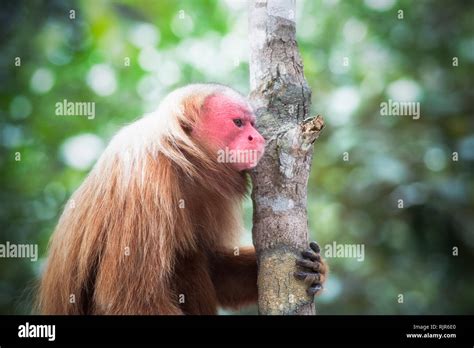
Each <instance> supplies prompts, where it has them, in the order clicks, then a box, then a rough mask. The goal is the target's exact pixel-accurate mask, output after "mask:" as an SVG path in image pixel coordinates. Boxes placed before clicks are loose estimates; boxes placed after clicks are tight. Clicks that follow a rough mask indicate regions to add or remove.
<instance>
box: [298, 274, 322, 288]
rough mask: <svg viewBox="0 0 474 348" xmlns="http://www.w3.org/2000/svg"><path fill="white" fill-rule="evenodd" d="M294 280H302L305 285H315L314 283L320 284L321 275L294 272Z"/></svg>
mask: <svg viewBox="0 0 474 348" xmlns="http://www.w3.org/2000/svg"><path fill="white" fill-rule="evenodd" d="M294 275H295V278H296V279H299V280H304V282H305V283H308V284H313V285H314V284H315V283H321V281H320V280H321V275H320V274H319V273H308V272H301V271H298V272H295V273H294Z"/></svg>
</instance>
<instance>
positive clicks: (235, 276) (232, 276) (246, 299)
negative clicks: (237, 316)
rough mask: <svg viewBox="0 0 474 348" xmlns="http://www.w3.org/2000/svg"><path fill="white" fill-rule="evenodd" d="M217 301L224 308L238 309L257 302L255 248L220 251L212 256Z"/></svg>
mask: <svg viewBox="0 0 474 348" xmlns="http://www.w3.org/2000/svg"><path fill="white" fill-rule="evenodd" d="M211 272H212V281H213V283H214V288H215V289H216V294H217V299H218V301H219V304H220V305H221V306H223V307H231V308H237V307H239V306H242V305H246V304H251V303H255V302H256V301H257V258H256V255H255V249H254V247H253V246H252V247H241V248H240V249H239V250H238V255H237V252H234V250H232V249H229V250H220V251H218V252H216V253H214V254H213V255H212V256H211Z"/></svg>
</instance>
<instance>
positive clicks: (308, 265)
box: [296, 259, 320, 272]
mask: <svg viewBox="0 0 474 348" xmlns="http://www.w3.org/2000/svg"><path fill="white" fill-rule="evenodd" d="M296 264H297V265H298V266H301V267H306V268H309V269H311V270H313V271H315V272H318V271H319V268H320V266H319V265H320V264H319V263H317V262H313V261H310V260H305V259H296Z"/></svg>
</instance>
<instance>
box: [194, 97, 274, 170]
mask: <svg viewBox="0 0 474 348" xmlns="http://www.w3.org/2000/svg"><path fill="white" fill-rule="evenodd" d="M200 114H201V115H200V119H199V121H198V122H197V124H196V127H195V128H194V129H193V136H194V137H195V138H196V139H197V140H199V142H201V143H203V144H205V145H206V146H207V147H208V148H210V149H211V151H214V152H215V153H216V156H217V160H218V161H219V162H223V163H228V164H229V165H230V166H231V167H233V168H234V169H236V170H238V171H243V170H246V169H251V168H253V167H255V166H256V165H257V163H258V161H259V160H260V158H261V157H262V155H263V151H264V147H265V140H264V138H263V137H262V135H260V133H259V132H258V131H257V130H256V129H255V115H254V114H253V112H252V109H251V107H250V105H249V104H248V103H247V101H246V100H245V99H244V98H243V97H242V96H241V95H239V94H238V93H236V92H234V91H232V90H231V91H229V90H222V91H219V90H218V91H216V92H215V93H213V94H211V95H209V96H208V97H206V98H205V100H204V103H203V105H202V108H201V113H200Z"/></svg>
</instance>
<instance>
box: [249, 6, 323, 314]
mask: <svg viewBox="0 0 474 348" xmlns="http://www.w3.org/2000/svg"><path fill="white" fill-rule="evenodd" d="M294 16H295V1H294V0H253V1H251V3H250V5H249V41H250V45H251V48H250V84H251V95H250V100H251V103H252V105H253V107H254V109H255V112H256V115H257V127H258V129H259V130H260V131H261V132H262V134H263V135H264V137H265V138H266V139H267V146H266V153H265V156H264V157H263V158H262V160H261V162H260V164H259V165H258V167H257V168H256V169H255V170H254V171H253V172H252V181H253V192H252V200H253V204H254V215H253V240H254V244H255V247H256V249H257V255H258V265H259V273H258V289H259V300H258V301H259V303H258V305H259V313H260V314H298V315H303V314H306V315H310V314H314V313H315V310H314V303H313V300H312V298H311V297H310V296H308V295H307V294H306V287H307V286H306V285H305V284H304V283H303V282H301V281H298V280H296V279H295V278H294V277H293V272H294V271H295V270H296V267H295V259H296V257H297V256H300V252H301V251H302V250H304V249H307V247H308V219H307V211H306V196H307V182H308V176H309V172H310V166H311V158H312V152H313V142H314V141H315V140H316V138H317V137H318V135H319V132H320V130H321V129H322V127H323V120H322V118H320V117H317V118H307V117H308V116H309V115H308V113H309V110H310V104H311V90H310V88H309V87H308V85H307V83H306V80H305V78H304V75H303V65H302V61H301V58H300V55H299V51H298V47H297V43H296V39H295V20H294Z"/></svg>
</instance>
